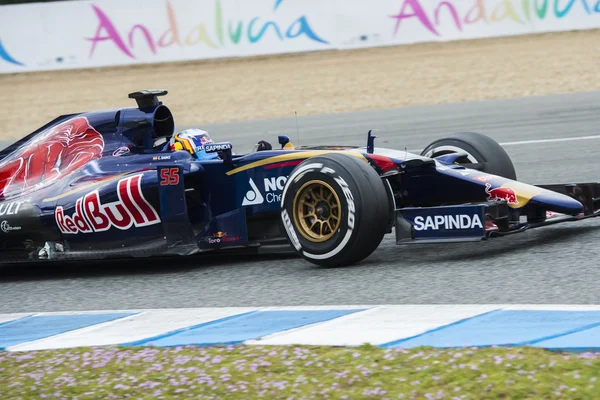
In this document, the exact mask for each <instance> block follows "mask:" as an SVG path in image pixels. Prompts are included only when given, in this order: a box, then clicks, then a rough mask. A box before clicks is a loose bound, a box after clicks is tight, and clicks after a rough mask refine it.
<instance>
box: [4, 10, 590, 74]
mask: <svg viewBox="0 0 600 400" xmlns="http://www.w3.org/2000/svg"><path fill="white" fill-rule="evenodd" d="M598 27H600V0H98V1H68V2H55V3H33V4H23V5H12V6H0V73H11V72H25V71H37V70H51V69H68V68H86V67H102V66H111V65H126V64H136V63H155V62H166V61H181V60H198V59H207V58H219V57H245V56H253V55H264V54H276V53H294V52H302V51H318V50H331V49H346V48H356V47H368V46H386V45H395V44H405V43H415V42H425V41H447V40H460V39H473V38H483V37H493V36H507V35H519V34H528V33H539V32H550V31H564V30H577V29H590V28H598Z"/></svg>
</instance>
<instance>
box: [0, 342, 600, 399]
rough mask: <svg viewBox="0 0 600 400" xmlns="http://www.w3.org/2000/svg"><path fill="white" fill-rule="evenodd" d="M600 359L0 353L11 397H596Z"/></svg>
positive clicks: (248, 351)
mask: <svg viewBox="0 0 600 400" xmlns="http://www.w3.org/2000/svg"><path fill="white" fill-rule="evenodd" d="M599 375H600V353H581V354H567V353H554V352H550V351H546V350H542V349H538V348H512V349H511V348H486V349H476V348H462V349H432V348H419V349H411V350H404V349H399V348H397V349H396V348H390V349H380V348H375V347H372V346H362V347H359V348H356V347H355V348H343V347H306V346H285V347H280V346H279V347H278V346H274V347H270V346H269V347H262V346H257V347H246V346H235V347H234V346H228V347H207V348H200V347H174V348H152V347H141V348H115V347H112V348H95V349H92V348H79V349H67V350H58V351H40V352H27V353H22V352H16V353H1V352H0V394H3V396H2V398H3V399H9V398H11V399H17V398H21V399H22V398H26V399H29V398H32V399H33V398H35V399H41V398H48V399H56V398H60V399H75V398H76V399H80V400H83V399H121V398H135V399H183V398H195V399H221V398H225V399H244V400H246V399H260V398H262V399H296V400H298V399H307V400H308V399H452V400H458V399H461V400H462V399H473V400H476V399H507V398H510V399H590V400H592V399H597V398H598V397H597V395H598V393H600V392H599V390H600V382H599V381H598V379H599V378H600V376H599Z"/></svg>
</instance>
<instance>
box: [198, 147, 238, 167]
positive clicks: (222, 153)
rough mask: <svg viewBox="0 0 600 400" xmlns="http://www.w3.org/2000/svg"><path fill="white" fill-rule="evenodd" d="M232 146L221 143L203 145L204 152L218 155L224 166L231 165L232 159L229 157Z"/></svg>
mask: <svg viewBox="0 0 600 400" xmlns="http://www.w3.org/2000/svg"><path fill="white" fill-rule="evenodd" d="M232 149H233V146H232V145H231V143H229V142H223V143H208V144H205V145H204V151H206V152H207V153H219V157H221V159H222V160H223V162H225V163H226V164H233V161H232V160H233V158H232V156H231V153H232V151H231V150H232Z"/></svg>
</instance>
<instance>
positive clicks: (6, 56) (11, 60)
mask: <svg viewBox="0 0 600 400" xmlns="http://www.w3.org/2000/svg"><path fill="white" fill-rule="evenodd" d="M0 58H2V59H3V60H5V61H7V62H9V63H11V64H15V65H21V66H24V65H25V64H23V63H22V62H19V61H17V60H15V59H14V58H12V57H11V55H10V54H8V51H6V49H5V48H4V46H3V45H2V41H1V40H0Z"/></svg>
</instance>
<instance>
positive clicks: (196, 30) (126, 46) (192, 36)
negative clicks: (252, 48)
mask: <svg viewBox="0 0 600 400" xmlns="http://www.w3.org/2000/svg"><path fill="white" fill-rule="evenodd" d="M284 1H285V0H275V6H274V10H273V11H277V9H278V8H279V7H280V6H281V4H282V3H283V2H284ZM92 8H93V10H94V12H95V14H96V17H97V18H98V26H97V28H96V33H95V34H94V37H91V38H86V40H89V41H90V42H91V43H92V44H91V49H90V58H92V57H93V55H94V51H95V49H96V46H97V45H98V44H99V43H101V42H105V41H108V42H112V43H113V44H114V45H115V46H116V47H117V48H118V49H119V50H120V51H121V52H122V53H123V54H125V55H127V56H128V57H129V58H133V59H135V55H134V52H133V49H134V38H135V37H136V36H137V37H141V38H143V39H144V41H145V42H146V44H147V45H148V48H149V49H150V51H151V52H152V54H157V52H158V50H159V49H160V48H166V47H170V46H172V45H178V46H194V45H197V44H204V45H206V46H208V47H210V48H213V49H218V48H221V47H223V46H225V45H226V44H233V45H237V44H240V43H242V41H243V38H244V37H245V38H247V40H248V41H249V42H250V43H257V42H259V41H260V40H261V39H262V38H263V37H265V35H267V34H268V32H269V33H270V34H271V35H276V37H277V38H278V39H279V40H286V39H294V38H297V37H300V36H305V37H307V38H308V39H310V40H312V41H315V42H318V43H322V44H329V42H328V41H326V40H325V39H323V38H322V37H320V36H319V35H317V33H315V31H314V30H313V28H312V27H311V26H310V23H309V21H308V18H307V17H306V16H305V15H302V16H300V17H298V18H297V19H296V20H295V21H293V22H292V23H291V24H289V26H287V28H286V29H282V28H281V26H280V24H278V23H277V22H276V21H273V20H267V21H261V19H260V17H254V18H251V19H250V20H249V21H248V22H247V23H246V22H245V21H233V20H227V24H226V23H225V21H226V19H225V18H224V16H223V10H222V7H221V0H216V3H215V32H214V34H213V35H211V34H209V32H208V30H207V28H206V25H205V24H204V23H201V24H199V25H196V26H195V27H193V28H192V29H190V30H189V31H187V32H184V31H182V29H181V28H180V26H179V24H178V22H177V18H176V15H175V10H174V9H173V6H172V5H171V3H170V2H169V1H168V0H167V1H166V11H167V12H166V17H167V20H168V26H169V27H168V29H167V30H166V31H164V32H163V33H162V34H161V35H160V36H158V35H156V34H153V32H151V31H150V29H148V28H147V27H146V26H145V25H142V24H135V25H133V26H132V27H131V28H130V29H129V31H128V33H127V35H126V36H123V35H121V34H120V33H119V31H118V30H117V28H116V27H115V25H114V24H113V23H112V21H111V19H110V18H109V16H108V15H107V13H105V12H104V11H103V10H102V9H101V8H100V7H99V6H97V5H93V4H92ZM225 25H227V28H228V29H227V32H226V31H225ZM244 28H245V29H244ZM244 34H245V35H244ZM140 35H141V36H140Z"/></svg>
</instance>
